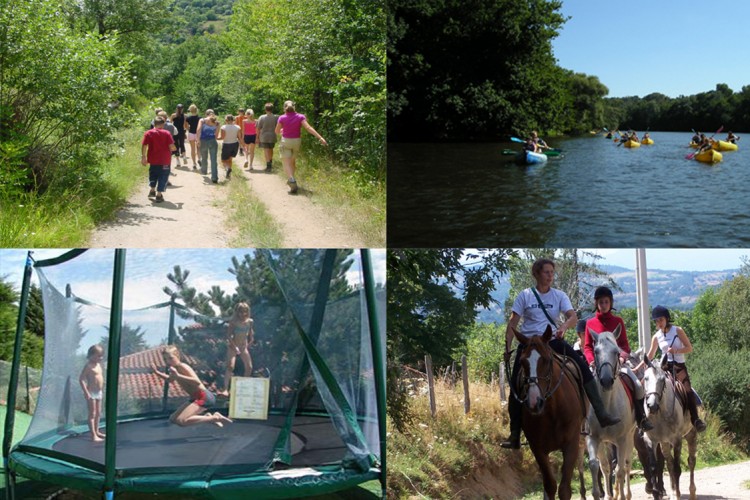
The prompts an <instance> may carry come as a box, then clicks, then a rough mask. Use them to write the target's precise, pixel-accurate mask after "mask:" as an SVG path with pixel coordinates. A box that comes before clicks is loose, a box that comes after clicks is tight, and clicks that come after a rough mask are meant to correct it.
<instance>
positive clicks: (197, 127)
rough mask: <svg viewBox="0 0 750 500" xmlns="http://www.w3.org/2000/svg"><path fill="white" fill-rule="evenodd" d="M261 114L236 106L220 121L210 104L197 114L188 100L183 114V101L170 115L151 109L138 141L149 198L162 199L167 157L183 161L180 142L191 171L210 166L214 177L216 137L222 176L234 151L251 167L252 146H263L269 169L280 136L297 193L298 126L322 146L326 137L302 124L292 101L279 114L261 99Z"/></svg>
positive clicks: (168, 165)
mask: <svg viewBox="0 0 750 500" xmlns="http://www.w3.org/2000/svg"><path fill="white" fill-rule="evenodd" d="M264 109H265V114H263V115H262V116H260V117H259V118H257V119H256V117H255V113H254V111H253V110H252V109H249V108H248V109H243V108H240V109H239V110H238V112H237V114H236V115H232V114H227V115H225V116H224V120H223V122H224V123H223V125H221V126H219V118H218V117H217V115H216V113H215V112H214V110H212V109H207V110H206V111H205V113H204V116H203V117H201V116H200V115H199V113H198V107H197V106H196V105H195V104H191V105H190V106H189V108H188V113H185V112H184V109H183V105H182V104H178V105H177V108H176V109H175V112H174V113H172V115H171V116H169V115H167V112H166V111H164V110H163V109H161V108H156V110H155V111H156V116H155V117H154V119H153V120H152V121H151V127H150V129H149V130H147V131H146V132H145V133H144V135H143V140H142V141H141V148H142V151H141V153H142V154H141V163H142V164H143V165H148V166H149V193H148V197H149V198H154V201H155V202H157V203H158V202H162V201H164V191H165V190H166V188H167V186H169V185H170V182H169V176H170V175H171V163H172V157H174V158H176V161H177V166H179V165H180V160H182V162H183V164H184V165H187V164H188V159H187V149H186V146H185V142H186V139H187V142H188V143H189V144H190V156H191V159H192V162H193V165H192V166H193V170H195V171H198V170H199V169H200V173H201V175H208V166H209V162H210V165H211V182H212V183H214V184H217V183H218V182H219V169H218V165H217V153H218V141H221V142H222V144H221V163H222V166H223V168H224V172H225V176H226V177H225V178H226V180H229V179H230V178H231V174H232V164H233V160H234V158H236V157H237V155H238V154H239V155H240V156H244V157H245V162H244V168H245V169H247V170H252V169H253V163H254V160H255V148H256V146H257V147H259V148H260V149H262V150H263V151H264V156H265V162H266V166H265V171H267V172H272V171H273V150H274V147H275V146H276V142H277V138H278V136H279V135H280V136H281V140H280V142H279V154H280V156H281V162H282V165H283V167H284V173H285V174H286V177H287V185H288V186H289V192H290V193H292V194H294V193H297V190H298V186H297V179H296V177H295V172H296V169H297V156H298V154H299V151H300V146H301V130H302V128H304V129H305V130H307V131H308V132H309V133H310V134H312V135H313V136H315V137H316V138H317V139H318V140H319V141H320V143H321V144H323V145H324V146H327V145H328V143H327V142H326V140H325V139H324V138H323V137H322V136H321V135H320V134H319V133H318V132H317V131H316V130H315V129H314V128H313V127H312V126H311V125H310V124H309V123H308V121H307V117H306V116H305V115H304V114H302V113H298V112H297V111H296V109H295V106H294V103H293V102H292V101H286V102H285V103H284V113H283V114H282V115H276V114H274V112H273V111H274V106H273V103H270V102H269V103H266V104H265V106H264Z"/></svg>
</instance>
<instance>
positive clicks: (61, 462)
mask: <svg viewBox="0 0 750 500" xmlns="http://www.w3.org/2000/svg"><path fill="white" fill-rule="evenodd" d="M83 252H85V250H82V249H76V250H72V251H70V252H67V253H65V254H63V255H61V256H59V257H57V258H55V259H49V260H46V261H43V263H37V264H36V265H54V264H57V263H61V262H65V261H67V260H70V259H72V258H74V257H76V256H78V255H80V254H81V253H83ZM335 252H336V251H335V250H327V251H326V260H327V261H329V262H331V263H332V262H333V257H334V256H335ZM360 252H361V263H362V271H363V277H364V289H365V296H366V307H367V316H368V318H367V319H368V322H369V329H370V341H371V348H372V355H373V367H374V379H375V380H374V385H375V396H376V404H377V415H378V422H377V425H378V435H379V445H380V456H379V457H377V458H378V460H377V461H376V462H375V463H374V464H371V466H370V467H369V470H367V471H363V470H361V468H360V470H357V469H356V468H351V467H346V466H345V464H343V463H336V464H332V465H323V466H314V467H306V468H297V469H295V468H294V467H291V468H289V469H286V470H283V469H282V470H280V471H270V472H269V471H263V472H253V473H247V472H242V471H241V470H239V469H240V467H241V466H238V465H236V464H233V465H228V466H216V467H213V468H212V469H211V474H209V475H208V477H203V478H201V477H196V474H195V472H196V471H197V469H198V467H197V466H188V467H186V468H180V467H167V468H165V469H164V470H160V469H156V470H153V469H151V470H152V472H153V473H148V474H141V473H139V472H142V469H141V470H140V471H139V470H136V469H134V470H135V471H136V472H132V471H131V472H132V473H126V472H125V471H123V470H121V469H117V468H116V463H115V459H116V451H117V450H116V446H117V442H116V437H117V433H116V429H117V425H118V423H122V422H123V421H122V420H121V421H120V422H118V421H117V411H116V407H115V405H116V404H117V391H118V387H117V386H118V384H107V386H106V388H105V390H106V400H107V412H106V415H105V426H106V428H107V429H108V431H107V433H106V437H105V441H104V465H102V464H101V463H99V462H95V461H91V460H88V459H85V458H81V457H72V456H71V455H68V454H65V453H60V452H56V451H54V450H51V449H43V448H36V447H34V446H29V445H24V444H19V445H16V446H15V447H13V449H12V450H11V443H12V438H13V423H14V412H13V411H8V412H7V413H6V419H5V429H4V431H5V433H4V439H3V443H2V446H3V467H4V473H5V478H6V496H7V498H9V499H13V498H15V476H16V474H19V475H21V476H23V477H27V478H29V479H35V480H40V481H45V482H52V483H57V484H62V485H65V486H68V487H72V488H77V489H82V490H100V491H102V495H103V496H104V497H105V498H107V499H111V498H113V497H114V495H115V492H121V491H135V492H154V493H162V492H172V493H174V492H181V491H183V492H185V493H191V494H193V495H196V498H198V497H200V498H221V499H234V498H246V497H247V494H248V493H249V492H252V495H253V498H296V497H300V496H307V495H314V494H323V493H330V492H333V491H337V490H340V489H344V488H349V487H352V486H356V485H357V484H360V483H362V482H365V481H369V480H374V479H377V480H379V481H380V484H381V495H382V498H385V491H386V489H385V480H386V479H385V478H386V459H385V455H386V447H385V439H386V428H385V369H384V360H383V356H382V352H383V345H382V341H381V338H380V335H379V332H380V330H379V325H378V318H377V309H376V301H375V285H374V278H373V273H372V261H371V256H370V252H369V250H367V249H362V250H361V251H360ZM32 262H33V259H32V258H31V252H29V253H28V255H27V259H26V265H25V267H24V275H23V285H22V290H21V297H20V303H19V314H18V321H17V324H16V338H15V344H14V352H13V364H12V368H11V373H10V381H9V389H8V401H7V406H8V408H14V407H15V401H16V391H17V384H18V375H19V369H20V355H21V343H22V334H23V330H24V326H25V319H26V309H27V306H28V297H29V288H30V281H31V269H32V267H33V264H32ZM124 272H125V250H124V249H115V251H114V272H113V282H112V290H113V293H112V301H111V309H110V311H111V312H110V325H109V332H110V336H109V344H108V357H109V360H110V362H109V363H107V374H106V377H107V379H108V380H117V379H118V373H119V363H118V362H111V360H118V359H119V356H120V348H119V347H120V345H119V344H120V342H119V339H120V334H121V325H122V303H123V285H124ZM329 278H330V276H329ZM326 286H327V283H326V280H325V266H324V272H323V273H322V274H321V278H320V284H319V292H320V291H321V290H324V291H325V296H327V289H326ZM319 300H321V297H320V296H318V298H317V299H316V306H317V305H318V303H317V301H319ZM321 320H322V311H321ZM303 342H305V340H304V339H303ZM333 389H337V388H336V387H334V388H333ZM339 390H340V389H339ZM110 406H112V407H111V408H110ZM295 413H296V412H295ZM349 418H351V417H349ZM354 427H355V428H356V429H355V431H356V430H357V429H358V428H359V425H358V424H357V422H356V421H355V422H354ZM61 439H64V437H63V438H61ZM70 458H75V460H74V461H71V460H70ZM201 469H202V470H204V471H205V467H202V468H201ZM294 471H296V472H298V473H299V472H306V474H302V475H299V474H294ZM191 473H192V474H191Z"/></svg>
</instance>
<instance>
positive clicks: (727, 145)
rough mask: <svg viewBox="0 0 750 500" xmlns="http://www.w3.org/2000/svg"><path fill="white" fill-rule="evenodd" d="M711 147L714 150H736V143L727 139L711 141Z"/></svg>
mask: <svg viewBox="0 0 750 500" xmlns="http://www.w3.org/2000/svg"><path fill="white" fill-rule="evenodd" d="M712 147H713V148H714V149H715V150H716V151H737V147H738V146H737V144H732V143H731V142H727V141H713V144H712Z"/></svg>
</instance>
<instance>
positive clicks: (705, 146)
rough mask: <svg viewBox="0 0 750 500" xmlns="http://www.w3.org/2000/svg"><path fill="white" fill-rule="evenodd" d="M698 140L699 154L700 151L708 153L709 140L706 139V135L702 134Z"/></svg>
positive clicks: (709, 147)
mask: <svg viewBox="0 0 750 500" xmlns="http://www.w3.org/2000/svg"><path fill="white" fill-rule="evenodd" d="M700 139H701V140H700V143H699V144H700V146H699V147H698V152H699V153H700V152H702V151H708V150H709V149H711V139H709V138H708V137H706V134H703V133H702V134H701V137H700Z"/></svg>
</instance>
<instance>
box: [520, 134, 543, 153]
mask: <svg viewBox="0 0 750 500" xmlns="http://www.w3.org/2000/svg"><path fill="white" fill-rule="evenodd" d="M523 150H524V151H531V152H532V153H538V152H539V151H541V150H540V148H539V145H538V144H537V143H536V142H535V141H534V138H533V137H529V138H528V139H526V144H524V146H523Z"/></svg>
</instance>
